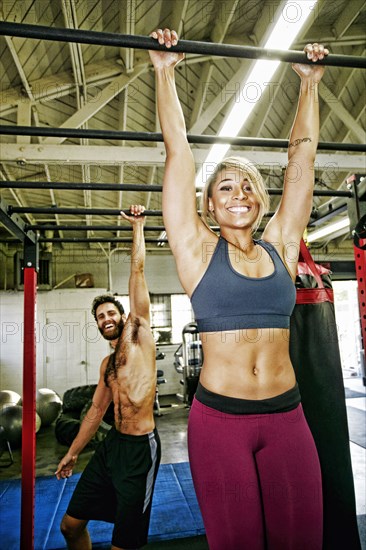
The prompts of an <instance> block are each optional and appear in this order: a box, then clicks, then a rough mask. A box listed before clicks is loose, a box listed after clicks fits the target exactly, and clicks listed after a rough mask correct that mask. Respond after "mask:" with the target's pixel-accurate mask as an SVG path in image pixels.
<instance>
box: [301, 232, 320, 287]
mask: <svg viewBox="0 0 366 550" xmlns="http://www.w3.org/2000/svg"><path fill="white" fill-rule="evenodd" d="M300 260H302V261H303V262H305V263H306V264H307V265H308V266H309V269H310V271H311V272H312V274H313V275H314V277H315V280H316V282H317V283H318V288H324V284H323V281H322V278H321V276H320V275H319V272H318V270H317V268H316V265H315V262H314V260H313V258H312V256H311V254H310V252H309V250H308V247H307V246H306V244H305V241H304V239H301V241H300Z"/></svg>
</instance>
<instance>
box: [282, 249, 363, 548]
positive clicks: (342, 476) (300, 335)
mask: <svg viewBox="0 0 366 550" xmlns="http://www.w3.org/2000/svg"><path fill="white" fill-rule="evenodd" d="M300 260H303V261H302V262H301V261H300V262H299V269H298V276H297V281H296V286H297V299H296V306H295V309H294V311H293V314H292V316H291V330H290V355H291V360H292V363H293V365H294V368H295V373H296V377H297V381H298V384H299V388H300V393H301V399H302V405H303V408H304V412H305V416H306V419H307V421H308V424H309V427H310V430H311V432H312V434H313V437H314V440H315V444H316V447H317V450H318V455H319V459H320V465H321V470H322V479H323V505H324V539H323V541H324V543H323V548H324V549H325V550H338V549H339V550H344V549H347V550H359V549H360V548H361V545H360V539H359V534H358V526H357V516H356V503H355V492H354V484H353V473H352V463H351V455H350V448H349V433H348V424H347V412H346V401H345V393H344V386H343V377H342V367H341V359H340V354H339V347H338V337H337V327H336V322H335V314H334V303H333V290H332V285H331V280H330V276H329V272H328V271H327V270H324V268H321V266H315V264H314V261H313V259H312V258H311V256H310V253H309V251H308V250H307V248H306V245H305V243H304V242H303V241H302V243H301V252H300ZM309 550H310V549H309Z"/></svg>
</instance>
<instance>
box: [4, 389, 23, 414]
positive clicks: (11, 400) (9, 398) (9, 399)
mask: <svg viewBox="0 0 366 550" xmlns="http://www.w3.org/2000/svg"><path fill="white" fill-rule="evenodd" d="M21 401H22V398H21V396H20V395H19V393H17V392H15V391H12V390H2V391H0V410H2V409H5V408H6V407H9V406H12V405H20V404H21Z"/></svg>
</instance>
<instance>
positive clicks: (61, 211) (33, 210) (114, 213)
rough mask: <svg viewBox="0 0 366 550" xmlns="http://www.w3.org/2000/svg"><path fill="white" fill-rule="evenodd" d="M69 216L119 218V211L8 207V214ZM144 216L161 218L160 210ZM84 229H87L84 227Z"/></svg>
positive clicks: (148, 211)
mask: <svg viewBox="0 0 366 550" xmlns="http://www.w3.org/2000/svg"><path fill="white" fill-rule="evenodd" d="M123 212H124V213H125V214H127V215H130V214H131V211H130V209H128V210H123ZM15 213H16V214H70V215H84V216H88V215H93V216H98V215H99V216H120V214H121V210H116V209H115V208H67V207H57V206H33V207H32V206H29V207H28V206H12V205H9V206H8V214H9V216H11V215H12V214H15ZM143 215H144V216H162V215H163V213H162V211H161V210H145V211H144V214H143ZM86 229H88V227H87V226H86Z"/></svg>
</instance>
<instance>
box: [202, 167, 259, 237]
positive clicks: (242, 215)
mask: <svg viewBox="0 0 366 550" xmlns="http://www.w3.org/2000/svg"><path fill="white" fill-rule="evenodd" d="M209 210H210V211H211V212H212V213H213V215H214V216H215V219H216V220H217V223H218V224H219V225H220V226H223V225H225V226H231V227H233V228H244V227H251V226H252V225H253V224H254V222H255V220H256V219H257V216H258V213H259V200H258V197H257V196H256V193H255V190H254V188H253V186H252V184H251V182H250V181H249V179H248V177H247V176H245V175H244V174H243V172H242V171H241V170H238V169H235V168H226V169H224V170H221V172H220V173H219V174H218V177H217V179H216V182H215V184H214V185H213V187H212V196H211V197H210V198H209Z"/></svg>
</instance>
